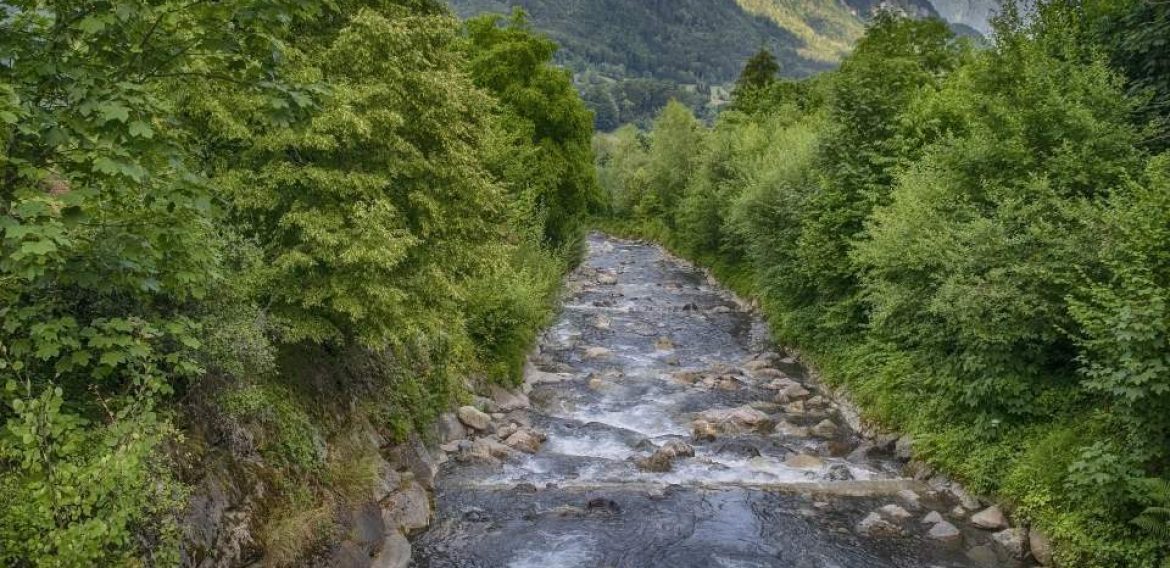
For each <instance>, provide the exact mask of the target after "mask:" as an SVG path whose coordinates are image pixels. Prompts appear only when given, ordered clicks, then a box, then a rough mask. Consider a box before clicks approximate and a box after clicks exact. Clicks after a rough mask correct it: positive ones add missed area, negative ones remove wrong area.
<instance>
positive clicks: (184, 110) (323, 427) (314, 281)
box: [0, 0, 597, 566]
mask: <svg viewBox="0 0 1170 568" xmlns="http://www.w3.org/2000/svg"><path fill="white" fill-rule="evenodd" d="M0 13H2V14H3V16H0V17H2V19H0V142H2V146H0V385H2V386H3V388H4V391H3V392H4V396H3V400H4V404H3V405H0V422H3V423H4V427H3V431H2V432H0V564H3V565H5V566H26V565H27V566H34V565H36V566H41V565H43V566H90V565H120V564H139V563H148V564H158V565H173V564H175V563H176V562H177V560H178V556H177V555H178V546H177V545H178V530H177V526H176V517H177V514H178V513H179V511H180V510H181V509H182V507H183V504H184V501H185V497H186V495H185V494H186V487H185V486H184V484H183V483H182V482H181V480H180V477H179V476H178V475H177V474H176V471H177V467H176V464H175V463H174V462H173V458H174V457H175V456H177V455H180V454H186V452H185V451H163V450H166V449H170V450H175V449H177V448H182V447H183V439H184V435H183V432H181V428H180V427H178V426H176V425H181V424H185V423H186V421H185V420H184V419H183V416H184V415H185V414H186V413H188V412H190V411H191V409H193V408H199V409H200V412H204V411H207V409H210V411H211V412H213V413H218V416H219V418H216V419H215V420H216V421H220V422H224V423H231V424H238V425H244V426H247V427H250V428H254V429H256V431H257V432H260V433H262V435H259V436H257V437H256V439H257V440H258V442H257V443H258V444H259V452H260V455H261V456H262V457H263V458H264V460H265V461H266V462H267V463H268V466H269V467H270V468H271V469H272V473H271V475H272V477H273V483H274V487H275V488H276V489H277V490H278V494H277V495H273V496H270V501H271V503H270V504H269V505H268V507H269V509H270V510H271V512H272V516H273V523H272V524H271V526H270V527H268V528H267V529H266V536H265V537H264V538H265V540H266V544H268V545H269V546H270V549H271V550H272V551H273V556H272V559H273V561H274V562H275V563H280V562H282V561H291V560H294V559H295V558H296V557H297V555H299V554H301V553H303V552H304V551H306V550H307V547H310V546H312V545H313V544H314V542H312V539H298V538H296V537H295V534H293V533H290V531H289V530H288V526H289V525H288V524H287V523H286V524H281V523H282V522H284V520H285V519H282V518H280V517H281V515H280V514H279V513H280V511H281V507H282V503H283V504H287V503H290V502H293V501H297V500H300V501H302V502H305V503H308V504H310V505H312V506H304V507H297V509H302V508H303V509H312V510H317V511H325V517H324V518H325V521H326V525H328V512H329V511H330V510H331V509H330V507H328V506H327V501H325V502H323V501H322V499H327V498H328V497H329V495H328V494H329V491H330V490H329V489H327V488H329V487H342V486H345V485H346V481H345V480H347V479H348V480H350V481H353V479H354V478H355V476H356V477H360V475H356V474H357V473H360V471H361V468H358V467H354V464H355V463H359V462H361V460H362V459H364V458H363V457H362V456H360V455H357V454H356V453H355V455H354V456H351V457H352V459H353V461H352V462H344V463H343V462H339V461H338V460H341V459H345V458H346V456H347V454H346V452H344V451H337V452H331V453H330V454H329V455H328V456H326V455H324V454H322V452H321V450H320V447H321V440H323V439H328V440H331V441H332V440H333V439H335V438H338V439H339V438H344V437H345V435H346V428H349V427H350V426H352V424H354V423H360V422H361V421H362V417H363V416H364V417H367V418H368V419H369V420H370V421H377V422H380V423H383V424H387V425H389V426H390V427H392V429H393V430H394V431H395V432H397V433H398V434H404V433H405V432H407V431H409V430H410V429H411V428H413V427H414V426H415V425H417V424H422V423H425V422H426V420H428V419H429V418H430V417H432V416H433V415H434V414H435V413H437V412H438V411H440V410H441V409H443V408H445V407H447V406H448V405H449V404H450V403H451V402H452V401H453V400H454V399H455V397H458V396H459V393H460V390H461V389H462V388H463V387H462V384H463V382H462V379H463V378H464V377H466V376H469V375H471V376H474V375H477V374H478V375H483V376H488V377H490V378H491V379H494V380H498V381H512V380H516V379H517V378H518V372H519V366H520V363H521V362H522V359H523V355H524V353H525V351H526V350H527V348H528V346H529V344H530V343H531V341H532V338H533V336H534V334H535V332H536V330H537V329H538V328H539V327H540V326H541V325H542V324H543V322H544V319H545V317H546V316H547V314H548V312H549V308H550V304H551V299H552V296H553V294H554V293H555V290H556V287H557V285H558V283H559V279H560V275H561V273H562V272H563V270H565V268H566V267H567V266H568V264H569V263H570V262H571V261H572V259H573V256H574V254H575V253H576V250H577V248H578V247H579V245H580V240H581V237H582V226H581V223H580V219H581V217H582V216H583V215H584V214H585V212H586V210H587V209H588V208H589V207H591V206H592V204H593V203H594V202H595V201H596V199H597V197H596V196H597V190H596V181H595V179H594V174H593V170H592V154H591V149H590V146H589V144H590V135H591V117H590V114H589V113H588V111H587V110H586V109H585V107H584V105H583V103H582V102H581V100H580V99H579V98H578V97H577V96H576V95H575V93H574V92H573V90H572V89H571V85H570V83H569V79H568V77H567V76H566V75H565V73H564V72H563V71H560V70H557V69H555V68H554V67H552V65H551V59H552V56H553V52H554V51H555V49H554V46H553V45H552V44H551V43H550V42H549V41H547V40H545V39H543V38H539V37H537V36H535V35H533V33H532V32H531V31H530V30H529V29H528V28H527V27H526V26H524V25H523V23H522V17H520V16H518V17H517V19H516V20H515V21H513V22H512V23H510V24H509V25H507V26H506V27H503V28H501V27H499V26H498V22H496V21H495V20H491V19H488V20H480V21H477V22H473V23H471V24H469V26H468V27H467V28H466V29H463V28H462V27H461V25H460V24H459V22H458V21H457V20H456V19H455V18H454V17H453V16H452V15H450V14H449V13H448V11H447V9H446V8H445V7H444V6H443V5H441V4H438V3H435V2H432V1H431V0H368V1H366V0H346V1H341V2H330V3H320V2H306V1H302V0H228V1H221V2H172V1H166V0H163V1H153V2H144V1H140V0H109V1H101V2H43V1H27V2H8V3H6V6H5V7H3V8H0ZM321 376H333V377H341V380H338V381H332V382H323V381H320V380H317V379H315V378H314V377H321ZM322 400H326V401H330V402H329V403H327V404H322V402H321V401H322ZM329 404H334V405H336V408H340V409H345V412H344V413H333V412H331V411H330V410H329V408H328V406H329ZM337 414H345V415H346V416H345V419H344V420H341V421H338V420H336V419H335V418H333V417H335V416H336V415H337ZM204 418H206V417H204ZM241 427H243V426H241ZM188 434H189V435H190V434H192V433H188ZM341 447H343V446H341ZM375 449H376V448H375ZM358 481H360V480H358ZM366 482H372V480H366ZM357 483H358V482H357V481H355V482H354V483H350V484H349V490H350V491H351V492H353V491H356V492H358V493H360V492H361V491H362V490H361V489H360V488H358V489H354V486H355V484H357ZM323 503H324V504H323ZM314 507H315V508H314ZM314 526H316V525H314ZM290 534H293V536H288V535H290ZM313 534H314V536H313V538H320V535H326V534H328V531H327V530H321V531H316V530H315V531H314V533H313ZM281 535H285V537H284V538H281Z"/></svg>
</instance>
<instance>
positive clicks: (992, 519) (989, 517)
mask: <svg viewBox="0 0 1170 568" xmlns="http://www.w3.org/2000/svg"><path fill="white" fill-rule="evenodd" d="M971 524H972V525H975V526H976V527H978V528H981V529H986V530H998V529H1002V528H1005V527H1007V524H1008V523H1007V517H1005V516H1004V514H1003V511H1001V510H1000V508H999V507H996V506H991V507H988V508H986V509H984V510H982V511H979V512H978V513H975V514H974V515H971Z"/></svg>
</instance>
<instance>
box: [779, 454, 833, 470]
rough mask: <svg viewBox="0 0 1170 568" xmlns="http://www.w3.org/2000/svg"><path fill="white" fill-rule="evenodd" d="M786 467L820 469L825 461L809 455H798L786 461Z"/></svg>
mask: <svg viewBox="0 0 1170 568" xmlns="http://www.w3.org/2000/svg"><path fill="white" fill-rule="evenodd" d="M784 465H786V466H788V467H791V468H793V469H820V468H821V467H824V465H825V460H823V459H821V458H818V457H816V456H812V455H809V454H796V455H794V456H792V457H790V458H788V459H786V460H784Z"/></svg>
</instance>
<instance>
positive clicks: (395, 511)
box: [382, 481, 431, 533]
mask: <svg viewBox="0 0 1170 568" xmlns="http://www.w3.org/2000/svg"><path fill="white" fill-rule="evenodd" d="M382 522H383V523H385V524H386V527H388V528H396V529H400V530H402V532H405V533H410V532H411V531H415V530H418V529H422V528H426V527H427V525H429V524H431V499H430V495H429V494H427V491H426V490H425V489H423V487H422V486H421V485H419V484H418V483H416V482H413V481H412V482H410V484H409V485H407V486H406V487H404V488H402V489H400V490H398V491H396V492H394V493H392V494H391V495H390V496H389V497H387V498H386V500H385V501H383V503H382Z"/></svg>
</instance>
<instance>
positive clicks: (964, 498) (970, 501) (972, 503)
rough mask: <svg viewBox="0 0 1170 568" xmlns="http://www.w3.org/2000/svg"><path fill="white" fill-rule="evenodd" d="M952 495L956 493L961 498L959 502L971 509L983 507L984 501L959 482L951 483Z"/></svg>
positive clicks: (956, 496)
mask: <svg viewBox="0 0 1170 568" xmlns="http://www.w3.org/2000/svg"><path fill="white" fill-rule="evenodd" d="M950 491H951V495H954V496H955V498H956V499H958V500H959V504H960V505H962V506H963V507H964V508H966V509H968V510H970V511H977V510H979V509H981V508H983V502H982V501H980V500H979V498H978V497H975V496H974V495H972V494H971V493H970V492H969V491H967V489H966V488H965V487H963V486H962V485H959V484H958V483H952V484H951V489H950Z"/></svg>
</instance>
